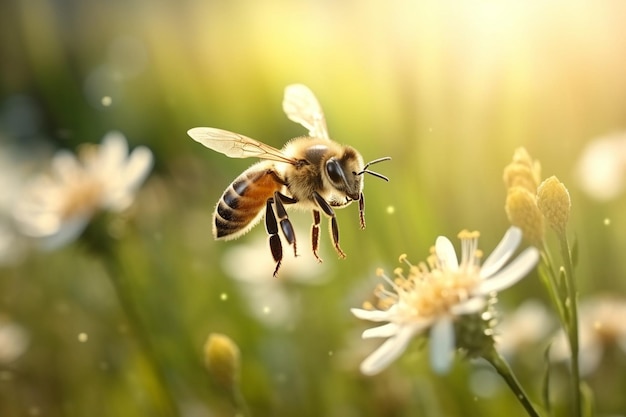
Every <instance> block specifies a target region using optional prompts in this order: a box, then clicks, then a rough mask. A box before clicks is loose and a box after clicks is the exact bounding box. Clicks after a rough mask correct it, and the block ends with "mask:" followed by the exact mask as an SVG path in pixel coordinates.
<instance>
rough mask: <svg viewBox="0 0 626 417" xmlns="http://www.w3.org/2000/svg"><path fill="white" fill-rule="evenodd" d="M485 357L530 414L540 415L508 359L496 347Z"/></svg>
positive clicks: (534, 416)
mask: <svg viewBox="0 0 626 417" xmlns="http://www.w3.org/2000/svg"><path fill="white" fill-rule="evenodd" d="M483 358H485V359H486V360H487V361H488V362H489V363H490V364H491V365H492V366H493V367H494V368H495V369H496V371H497V372H498V374H500V376H501V377H502V378H503V379H504V381H505V382H506V383H507V385H508V386H509V388H510V389H511V391H513V393H514V394H515V398H517V400H518V401H519V402H520V403H521V404H522V406H523V407H524V409H526V412H527V413H528V415H529V416H531V417H540V416H541V414H539V412H538V411H537V410H536V409H535V407H534V406H533V404H532V403H531V402H530V399H529V398H528V395H526V392H525V391H524V389H523V388H522V386H521V385H520V383H519V381H518V380H517V378H516V377H515V374H513V371H512V370H511V367H510V366H509V364H508V363H507V362H506V360H505V359H504V358H503V357H502V356H501V355H500V354H499V353H498V352H497V351H496V350H495V349H491V351H490V352H489V353H488V354H485V355H484V356H483Z"/></svg>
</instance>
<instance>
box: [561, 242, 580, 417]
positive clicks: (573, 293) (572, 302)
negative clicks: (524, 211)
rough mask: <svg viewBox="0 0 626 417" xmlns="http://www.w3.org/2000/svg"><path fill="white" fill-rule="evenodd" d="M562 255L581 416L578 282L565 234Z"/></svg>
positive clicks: (576, 400) (576, 411)
mask: <svg viewBox="0 0 626 417" xmlns="http://www.w3.org/2000/svg"><path fill="white" fill-rule="evenodd" d="M559 244H560V246H561V255H562V256H563V261H564V264H565V287H566V291H567V300H566V304H565V308H566V309H567V310H568V312H569V314H568V318H569V320H568V322H567V328H566V330H567V335H568V339H569V345H570V349H571V352H572V359H571V365H572V384H573V386H574V387H573V390H574V415H575V416H577V417H580V416H581V409H582V407H581V400H582V397H581V393H580V364H579V347H578V293H577V290H576V280H575V279H574V266H573V263H572V256H571V253H570V248H569V243H568V241H567V237H566V236H565V234H562V235H559Z"/></svg>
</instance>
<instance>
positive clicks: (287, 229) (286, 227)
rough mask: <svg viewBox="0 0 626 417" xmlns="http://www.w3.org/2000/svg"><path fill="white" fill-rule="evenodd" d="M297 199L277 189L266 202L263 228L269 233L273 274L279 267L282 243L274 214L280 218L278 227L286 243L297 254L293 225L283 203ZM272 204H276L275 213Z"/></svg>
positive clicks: (291, 202) (281, 256) (294, 201)
mask: <svg viewBox="0 0 626 417" xmlns="http://www.w3.org/2000/svg"><path fill="white" fill-rule="evenodd" d="M297 201H298V200H296V199H294V198H291V197H287V196H286V195H284V194H281V193H279V192H278V191H277V192H275V193H274V197H273V198H269V199H268V200H267V203H266V207H265V229H266V230H267V234H269V235H270V250H271V251H272V257H273V258H274V261H275V262H276V269H275V270H274V274H273V275H274V276H276V275H277V274H278V269H279V268H280V264H281V262H282V260H283V245H282V243H281V242H280V236H278V222H277V221H276V215H278V219H279V220H280V229H281V230H282V232H283V235H284V236H285V239H286V240H287V243H289V244H290V245H293V255H294V256H297V251H296V233H295V231H294V230H293V225H292V224H291V221H290V220H289V216H288V215H287V210H285V204H294V203H296V202H297ZM272 204H276V213H274V208H273V207H272Z"/></svg>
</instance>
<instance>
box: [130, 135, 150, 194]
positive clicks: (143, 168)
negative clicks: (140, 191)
mask: <svg viewBox="0 0 626 417" xmlns="http://www.w3.org/2000/svg"><path fill="white" fill-rule="evenodd" d="M153 163H154V158H153V157H152V152H151V151H150V149H148V148H146V147H145V146H139V147H137V148H135V149H134V150H133V152H132V153H131V154H130V156H129V158H128V163H127V164H126V167H124V175H123V176H124V180H125V181H126V187H127V188H129V189H133V190H134V189H136V188H137V187H139V186H140V185H141V184H142V183H143V182H144V180H145V179H146V177H147V176H148V174H149V173H150V170H151V169H152V165H153Z"/></svg>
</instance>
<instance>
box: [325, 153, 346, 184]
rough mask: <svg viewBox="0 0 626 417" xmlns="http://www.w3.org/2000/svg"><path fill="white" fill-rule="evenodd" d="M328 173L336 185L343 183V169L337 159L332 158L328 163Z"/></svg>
mask: <svg viewBox="0 0 626 417" xmlns="http://www.w3.org/2000/svg"><path fill="white" fill-rule="evenodd" d="M326 173H327V174H328V177H329V178H330V180H331V181H332V182H334V183H336V184H339V183H341V182H342V181H343V172H341V167H340V166H339V163H338V162H337V161H336V160H335V159H332V158H331V159H329V160H328V161H327V162H326Z"/></svg>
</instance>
